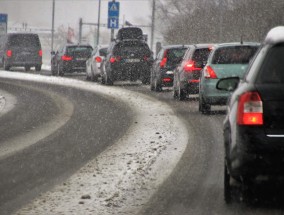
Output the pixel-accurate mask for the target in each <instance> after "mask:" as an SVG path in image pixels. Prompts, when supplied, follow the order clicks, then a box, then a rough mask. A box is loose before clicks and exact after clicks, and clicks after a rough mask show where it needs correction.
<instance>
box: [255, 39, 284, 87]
mask: <svg viewBox="0 0 284 215" xmlns="http://www.w3.org/2000/svg"><path fill="white" fill-rule="evenodd" d="M283 56H284V44H279V45H277V46H274V47H272V48H271V50H270V51H268V53H267V56H266V58H265V60H264V62H263V65H262V67H261V71H260V76H259V79H258V82H260V83H284V70H283V68H284V58H283Z"/></svg>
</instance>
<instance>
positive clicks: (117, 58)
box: [109, 56, 121, 63]
mask: <svg viewBox="0 0 284 215" xmlns="http://www.w3.org/2000/svg"><path fill="white" fill-rule="evenodd" d="M120 60H121V57H120V56H116V57H111V58H110V59H109V62H111V63H114V62H118V61H120Z"/></svg>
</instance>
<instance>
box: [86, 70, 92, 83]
mask: <svg viewBox="0 0 284 215" xmlns="http://www.w3.org/2000/svg"><path fill="white" fill-rule="evenodd" d="M86 80H87V81H90V80H91V77H90V76H89V73H88V72H87V68H86Z"/></svg>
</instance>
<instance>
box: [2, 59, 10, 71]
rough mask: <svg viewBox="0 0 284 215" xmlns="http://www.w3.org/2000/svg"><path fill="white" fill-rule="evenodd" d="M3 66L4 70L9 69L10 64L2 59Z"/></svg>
mask: <svg viewBox="0 0 284 215" xmlns="http://www.w3.org/2000/svg"><path fill="white" fill-rule="evenodd" d="M3 67H4V70H6V71H9V70H10V66H8V65H7V61H6V60H3Z"/></svg>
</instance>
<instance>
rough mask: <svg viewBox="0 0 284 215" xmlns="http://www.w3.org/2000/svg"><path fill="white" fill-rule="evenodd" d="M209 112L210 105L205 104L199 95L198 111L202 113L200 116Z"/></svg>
mask: <svg viewBox="0 0 284 215" xmlns="http://www.w3.org/2000/svg"><path fill="white" fill-rule="evenodd" d="M210 110H211V105H210V104H207V103H206V102H205V101H204V99H203V96H202V95H200V96H199V111H200V112H201V113H202V114H208V113H209V112H210Z"/></svg>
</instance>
